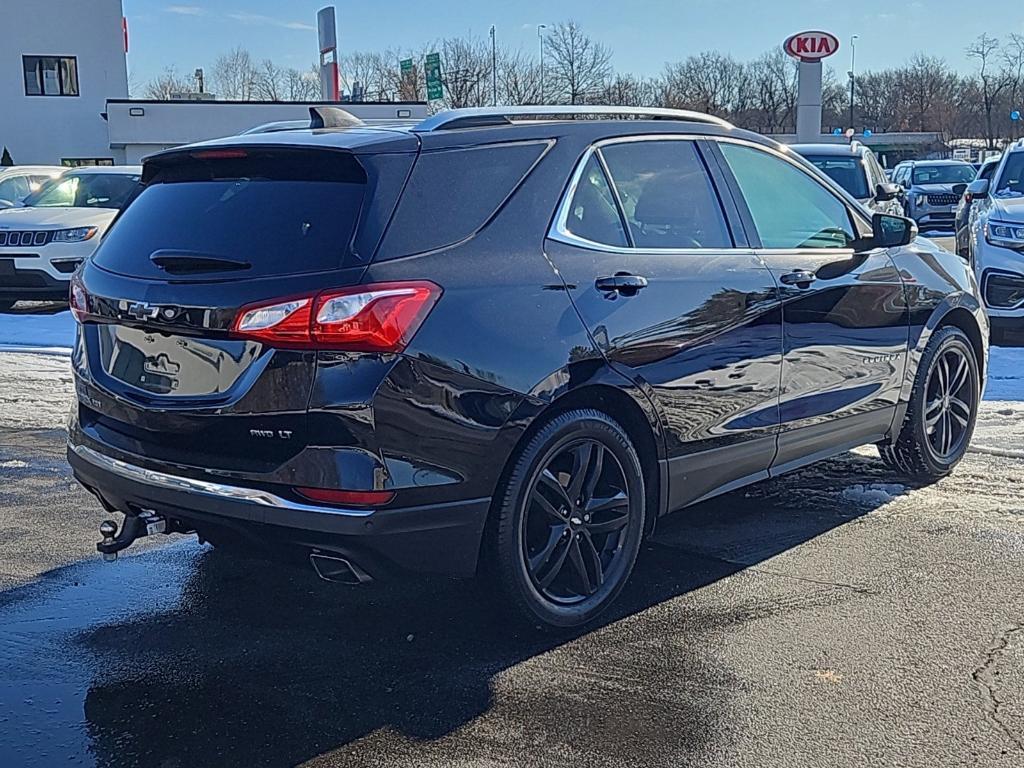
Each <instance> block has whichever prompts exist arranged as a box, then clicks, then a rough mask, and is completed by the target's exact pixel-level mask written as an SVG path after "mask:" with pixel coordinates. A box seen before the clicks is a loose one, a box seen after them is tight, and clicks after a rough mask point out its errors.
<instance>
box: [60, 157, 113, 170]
mask: <svg viewBox="0 0 1024 768" xmlns="http://www.w3.org/2000/svg"><path fill="white" fill-rule="evenodd" d="M60 164H61V165H63V166H64V167H65V168H80V167H82V166H83V165H113V164H114V158H112V157H65V158H62V159H61V161H60Z"/></svg>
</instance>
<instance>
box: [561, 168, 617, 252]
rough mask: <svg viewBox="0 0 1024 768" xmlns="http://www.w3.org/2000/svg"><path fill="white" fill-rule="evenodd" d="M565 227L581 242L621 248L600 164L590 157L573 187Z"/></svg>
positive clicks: (608, 191)
mask: <svg viewBox="0 0 1024 768" xmlns="http://www.w3.org/2000/svg"><path fill="white" fill-rule="evenodd" d="M565 228H566V229H567V230H568V231H569V232H571V233H572V234H574V235H576V236H577V237H582V238H584V239H585V240H590V241H591V242H594V243H604V244H605V245H613V246H616V247H620V248H625V247H626V246H627V245H628V243H627V241H626V233H625V231H624V230H623V229H622V218H621V217H620V216H619V211H618V209H617V208H616V207H615V198H614V196H613V195H612V191H611V188H610V187H609V186H608V179H606V178H605V175H604V171H603V170H602V169H601V163H600V162H598V159H597V156H596V155H591V156H590V159H589V160H588V161H587V165H586V167H584V169H583V173H582V175H581V176H580V180H579V182H578V183H577V184H576V191H575V192H574V193H573V196H572V202H571V203H570V204H569V216H568V218H567V219H566V222H565Z"/></svg>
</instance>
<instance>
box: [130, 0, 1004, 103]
mask: <svg viewBox="0 0 1024 768" xmlns="http://www.w3.org/2000/svg"><path fill="white" fill-rule="evenodd" d="M328 2H329V0H124V10H125V15H126V16H127V17H128V23H129V28H130V32H131V50H130V53H129V68H130V70H131V72H132V80H133V82H136V83H139V84H141V83H144V82H145V81H146V80H148V79H149V78H151V77H153V76H154V75H156V74H158V73H159V72H160V71H162V70H163V69H164V68H165V67H166V66H169V65H174V66H175V67H176V68H177V69H178V71H179V72H181V73H186V72H191V71H192V70H193V69H194V68H195V67H199V66H204V67H209V66H210V65H211V64H212V62H213V60H214V59H216V57H217V55H218V54H220V53H222V52H224V51H226V50H228V49H230V48H232V47H233V46H235V45H241V46H243V47H245V48H247V49H249V51H250V52H251V53H252V54H253V56H254V57H255V58H257V59H264V58H271V59H273V60H274V61H275V62H277V63H278V64H279V65H281V66H295V67H302V68H304V67H306V66H308V65H310V64H311V63H312V62H313V61H314V60H315V59H316V47H317V45H316V43H317V39H316V29H315V25H316V11H317V9H319V8H320V7H322V6H324V5H326V4H328ZM335 5H336V7H337V13H338V38H339V44H340V46H341V48H342V52H344V50H345V49H348V50H374V49H382V48H388V47H394V46H399V47H402V48H419V47H420V46H421V45H422V44H424V43H426V42H429V41H431V40H436V39H439V38H442V37H445V36H450V35H460V34H467V33H473V34H477V35H480V36H485V35H487V32H488V29H489V28H490V25H491V24H495V25H496V26H497V30H498V37H499V40H500V41H501V42H502V43H503V44H505V45H509V46H512V47H519V46H521V47H523V48H524V49H526V50H528V51H531V52H532V51H536V50H537V38H536V25H537V24H540V23H548V24H552V23H555V22H558V21H562V20H566V19H575V20H576V21H578V22H579V23H580V24H581V25H582V26H583V27H584V28H585V29H586V30H587V31H588V32H589V33H590V34H591V35H592V36H593V37H595V38H597V39H599V40H601V41H602V42H604V43H606V44H607V45H609V46H610V47H611V48H612V49H613V51H614V54H615V55H614V63H615V66H616V68H617V69H619V70H622V71H629V72H635V73H637V74H645V75H652V74H656V73H658V72H659V71H660V70H661V68H662V66H663V65H664V64H665V62H667V61H676V60H678V59H681V58H684V57H685V56H686V55H688V54H689V53H693V52H696V51H699V50H703V49H709V48H715V49H719V50H722V51H726V52H728V53H731V54H733V55H734V56H735V57H737V58H741V59H742V58H747V57H753V56H756V55H758V54H760V53H761V52H763V51H764V50H766V49H768V48H770V47H773V46H776V45H779V44H781V42H782V40H783V39H784V38H785V37H786V36H787V35H789V34H791V33H793V32H798V31H801V30H805V29H825V30H828V31H830V32H832V33H833V34H835V35H837V36H838V37H839V38H840V39H841V40H842V41H843V45H844V47H845V50H843V51H841V52H840V54H838V55H837V57H836V58H835V59H833V60H832V63H833V66H835V68H836V69H838V70H841V71H845V70H846V69H847V68H848V67H849V45H848V42H849V38H850V35H853V34H857V35H859V38H860V39H859V40H858V41H857V62H858V63H857V69H858V70H863V69H870V68H881V67H886V66H891V65H897V64H900V63H902V62H903V61H905V60H906V59H907V58H909V57H910V56H911V55H912V54H914V53H915V52H917V51H923V52H925V53H928V54H931V55H937V56H942V57H943V58H945V59H946V60H947V62H949V63H950V64H951V65H952V66H954V67H956V68H958V69H964V70H966V69H969V68H970V66H971V65H970V63H969V62H968V60H967V59H966V58H965V56H964V53H963V49H964V47H965V46H966V45H967V43H968V42H969V41H970V40H972V39H973V38H974V37H976V36H977V35H978V34H980V33H981V32H988V33H989V34H992V35H996V36H999V35H1006V34H1009V33H1010V32H1019V33H1022V34H1024V3H1022V2H1020V0H984V2H983V3H981V4H972V3H970V2H964V0H927V2H925V1H924V0H917V1H911V2H905V1H904V0H854V2H848V1H847V2H842V1H840V0H829V1H826V0H777V2H769V1H768V0H617V1H616V2H607V0H605V1H604V2H601V0H560V1H558V2H550V0H547V1H544V0H512V1H510V2H509V1H507V2H501V3H495V2H455V1H454V0H415V1H412V0H375V1H374V2H352V0H349V1H348V2H340V1H339V2H336V3H335Z"/></svg>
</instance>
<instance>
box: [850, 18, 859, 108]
mask: <svg viewBox="0 0 1024 768" xmlns="http://www.w3.org/2000/svg"><path fill="white" fill-rule="evenodd" d="M858 37H860V35H853V36H852V37H851V38H850V127H851V128H853V89H854V86H855V84H856V82H857V38H858Z"/></svg>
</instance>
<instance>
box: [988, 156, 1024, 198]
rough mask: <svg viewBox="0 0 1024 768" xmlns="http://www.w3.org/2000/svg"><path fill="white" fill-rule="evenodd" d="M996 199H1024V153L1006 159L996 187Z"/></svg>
mask: <svg viewBox="0 0 1024 768" xmlns="http://www.w3.org/2000/svg"><path fill="white" fill-rule="evenodd" d="M995 195H996V197H1024V152H1014V153H1013V154H1011V155H1010V156H1009V157H1007V158H1006V163H1005V164H1004V165H1003V172H1002V173H1001V174H1000V175H999V183H998V184H997V185H996V191H995Z"/></svg>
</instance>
